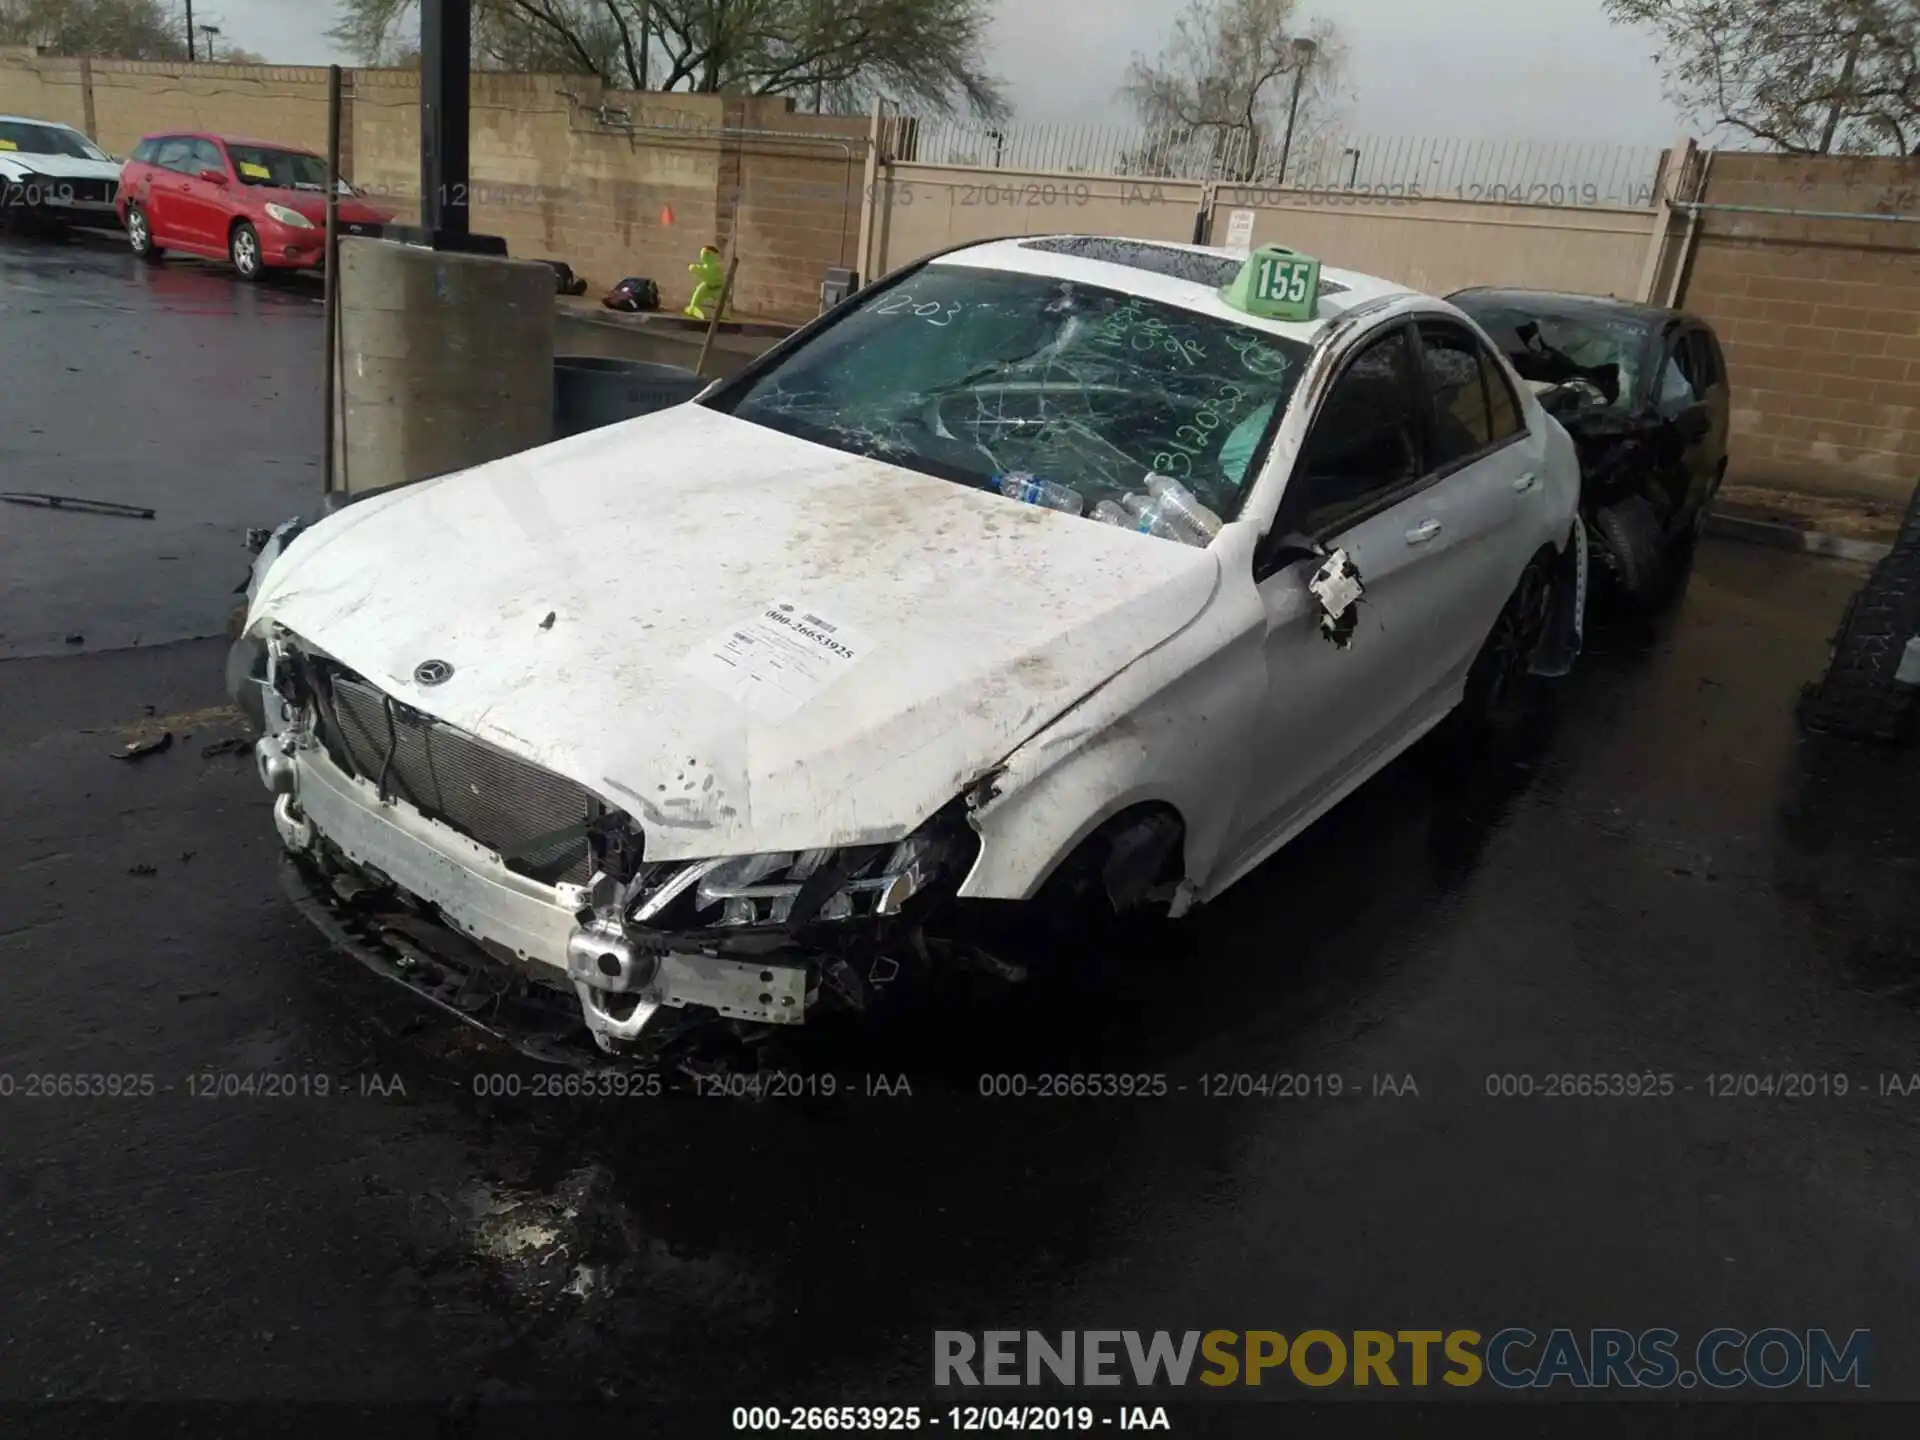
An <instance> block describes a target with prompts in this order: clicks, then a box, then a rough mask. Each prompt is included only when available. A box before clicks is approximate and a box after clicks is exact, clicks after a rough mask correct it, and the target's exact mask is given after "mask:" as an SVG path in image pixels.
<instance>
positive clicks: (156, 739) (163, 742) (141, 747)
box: [113, 730, 173, 760]
mask: <svg viewBox="0 0 1920 1440" xmlns="http://www.w3.org/2000/svg"><path fill="white" fill-rule="evenodd" d="M172 748H173V732H172V731H171V730H162V731H161V732H160V733H159V734H158V735H155V736H153V737H152V738H151V739H148V740H131V741H129V742H127V745H126V748H124V749H121V750H116V751H114V752H113V758H114V759H116V760H144V759H145V758H146V757H147V756H149V755H158V754H159V753H160V752H161V751H162V750H171V749H172Z"/></svg>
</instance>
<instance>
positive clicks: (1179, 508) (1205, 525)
mask: <svg viewBox="0 0 1920 1440" xmlns="http://www.w3.org/2000/svg"><path fill="white" fill-rule="evenodd" d="M1147 491H1148V493H1149V494H1151V495H1152V496H1153V498H1154V499H1155V500H1156V501H1157V502H1158V503H1159V508H1160V509H1161V511H1162V512H1164V513H1166V514H1170V515H1175V516H1177V517H1179V519H1180V520H1181V522H1182V523H1183V524H1185V525H1186V526H1187V528H1188V529H1190V530H1194V531H1196V532H1198V533H1199V534H1201V535H1204V536H1205V537H1206V538H1207V540H1212V539H1213V537H1214V536H1216V535H1218V534H1219V533H1220V525H1221V520H1220V517H1219V516H1218V515H1216V514H1214V513H1213V511H1211V510H1209V509H1208V508H1207V507H1206V506H1204V505H1202V504H1201V503H1200V500H1199V497H1198V496H1196V495H1195V494H1194V493H1193V492H1192V491H1191V490H1189V489H1187V487H1186V486H1184V485H1182V484H1181V483H1180V482H1179V481H1178V480H1176V479H1174V478H1173V477H1172V476H1171V475H1161V474H1158V473H1157V472H1149V473H1148V475H1147ZM1202 543H1203V544H1204V543H1205V542H1204V541H1203V542H1202Z"/></svg>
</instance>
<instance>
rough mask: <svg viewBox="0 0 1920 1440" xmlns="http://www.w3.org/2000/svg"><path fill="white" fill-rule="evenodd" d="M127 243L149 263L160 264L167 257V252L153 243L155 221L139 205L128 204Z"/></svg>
mask: <svg viewBox="0 0 1920 1440" xmlns="http://www.w3.org/2000/svg"><path fill="white" fill-rule="evenodd" d="M127 243H128V244H129V245H131V246H132V247H133V253H134V254H135V255H138V256H139V257H140V258H141V259H142V260H144V261H146V262H147V263H148V264H149V265H158V264H159V263H160V262H161V261H162V260H164V259H166V258H167V252H166V251H164V250H162V249H161V248H160V247H159V246H158V245H156V244H154V243H153V223H152V222H151V221H150V220H148V219H147V213H146V211H144V210H142V209H141V208H140V207H139V206H138V205H129V206H127Z"/></svg>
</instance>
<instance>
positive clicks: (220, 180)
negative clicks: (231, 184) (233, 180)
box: [200, 169, 227, 185]
mask: <svg viewBox="0 0 1920 1440" xmlns="http://www.w3.org/2000/svg"><path fill="white" fill-rule="evenodd" d="M200 178H201V179H202V180H204V181H206V182H207V183H208V184H209V185H224V184H226V183H227V172H226V171H224V170H213V169H207V170H202V171H201V172H200Z"/></svg>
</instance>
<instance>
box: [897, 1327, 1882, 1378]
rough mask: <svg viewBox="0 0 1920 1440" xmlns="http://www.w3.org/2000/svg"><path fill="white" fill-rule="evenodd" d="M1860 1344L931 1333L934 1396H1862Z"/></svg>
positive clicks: (1458, 1335) (1563, 1332)
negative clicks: (1846, 1389) (1189, 1389)
mask: <svg viewBox="0 0 1920 1440" xmlns="http://www.w3.org/2000/svg"><path fill="white" fill-rule="evenodd" d="M1872 1358H1873V1332H1872V1331H1870V1330H1854V1331H1850V1332H1848V1333H1847V1335H1846V1336H1845V1337H1844V1338H1836V1336H1835V1334H1834V1333H1833V1332H1831V1331H1828V1330H1804V1331H1803V1330H1787V1329H1783V1328H1779V1327H1774V1328H1769V1329H1763V1330H1753V1331H1747V1330H1735V1329H1730V1328H1720V1329H1714V1330H1709V1331H1707V1332H1706V1333H1705V1334H1703V1335H1701V1336H1700V1337H1699V1338H1698V1339H1697V1340H1694V1341H1693V1342H1692V1343H1691V1344H1687V1343H1685V1342H1683V1341H1682V1339H1681V1336H1680V1333H1679V1332H1678V1331H1677V1330H1665V1329H1653V1330H1612V1329H1600V1330H1567V1329H1559V1330H1549V1331H1547V1332H1545V1333H1544V1334H1537V1333H1535V1332H1534V1331H1532V1330H1528V1329H1524V1328H1521V1327H1519V1326H1512V1327H1509V1328H1507V1329H1504V1330H1496V1331H1494V1332H1493V1333H1492V1334H1491V1335H1487V1336H1484V1337H1483V1336H1482V1334H1481V1332H1480V1331H1478V1330H1354V1331H1333V1330H1302V1331H1299V1332H1297V1333H1295V1334H1292V1335H1287V1334H1283V1333H1282V1332H1280V1331H1278V1330H1245V1331H1241V1330H1208V1331H1204V1332H1202V1331H1199V1330H1186V1331H1181V1332H1178V1333H1169V1332H1168V1331H1165V1330H1153V1331H1140V1330H1063V1331H1057V1332H1053V1333H1047V1332H1043V1331H1039V1330H983V1331H978V1332H975V1331H969V1330H936V1331H935V1332H934V1335H933V1383H934V1384H935V1385H937V1386H942V1387H952V1386H961V1387H973V1386H1007V1387H1042V1386H1049V1387H1059V1386H1072V1387H1076V1388H1077V1387H1081V1386H1119V1385H1134V1386H1138V1387H1141V1388H1143V1389H1144V1388H1148V1387H1152V1386H1156V1385H1172V1386H1193V1385H1207V1386H1214V1387H1224V1386H1242V1387H1258V1386H1261V1385H1305V1386H1309V1387H1313V1388H1325V1387H1326V1386H1330V1385H1349V1386H1360V1387H1380V1388H1393V1387H1401V1386H1407V1387H1412V1388H1414V1389H1419V1388H1421V1387H1425V1386H1432V1385H1448V1386H1454V1387H1461V1388H1464V1387H1467V1386H1482V1387H1484V1386H1488V1385H1491V1386H1493V1387H1495V1388H1498V1389H1502V1390H1546V1389H1553V1388H1555V1387H1558V1386H1561V1385H1565V1386H1566V1387H1568V1388H1570V1389H1574V1390H1672V1389H1680V1390H1693V1389H1696V1388H1700V1387H1705V1388H1707V1389H1709V1390H1732V1389H1737V1388H1739V1387H1740V1386H1743V1385H1757V1386H1760V1387H1761V1388H1763V1389H1768V1390H1784V1389H1787V1388H1790V1387H1792V1386H1807V1387H1811V1388H1815V1389H1818V1388H1822V1387H1825V1386H1829V1385H1850V1386H1853V1387H1854V1388H1856V1389H1861V1390H1865V1389H1867V1388H1869V1386H1870V1383H1871V1381H1870V1377H1869V1371H1870V1369H1871V1365H1872Z"/></svg>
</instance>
